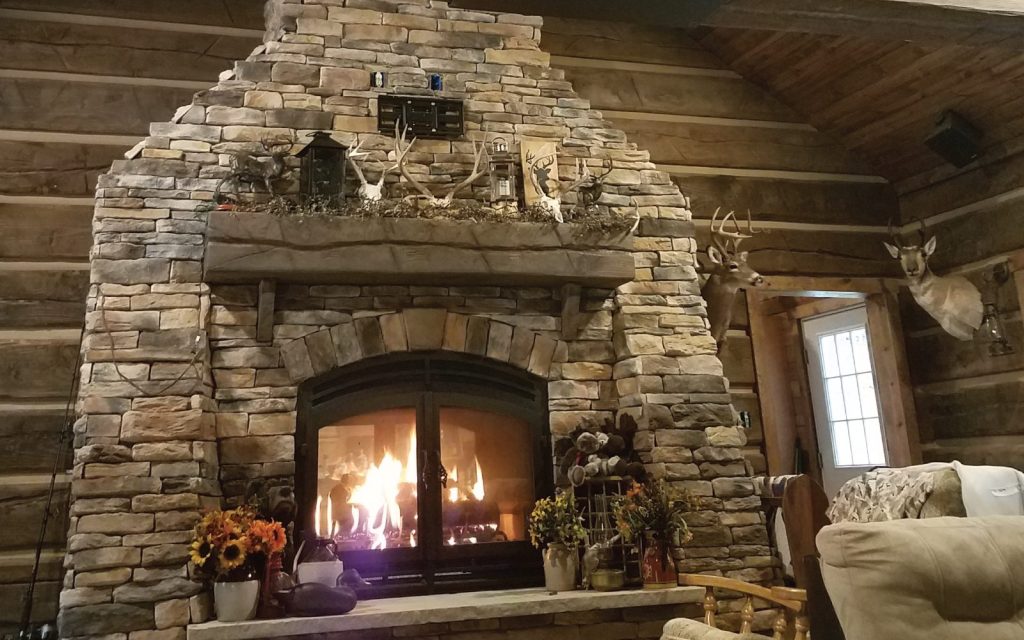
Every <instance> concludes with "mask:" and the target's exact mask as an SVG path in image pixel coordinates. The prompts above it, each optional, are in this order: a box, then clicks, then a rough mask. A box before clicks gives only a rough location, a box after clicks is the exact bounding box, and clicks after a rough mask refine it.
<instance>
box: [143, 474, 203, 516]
mask: <svg viewBox="0 0 1024 640" xmlns="http://www.w3.org/2000/svg"><path fill="white" fill-rule="evenodd" d="M190 464H191V463H190ZM197 466H198V465H197ZM198 508H199V496H198V495H196V494H194V493H173V494H168V495H160V494H150V495H142V496H135V497H134V498H132V511H133V512H135V513H153V512H156V511H178V510H182V509H198Z"/></svg>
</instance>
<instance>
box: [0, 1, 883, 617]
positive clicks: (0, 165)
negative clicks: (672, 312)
mask: <svg viewBox="0 0 1024 640" xmlns="http://www.w3.org/2000/svg"><path fill="white" fill-rule="evenodd" d="M512 9H513V7H510V9H509V10H512ZM262 25H263V20H262V15H261V7H260V6H259V3H257V2H252V1H251V0H224V1H222V2H217V3H210V2H205V1H200V0H190V1H182V2H175V3H164V2H157V1H156V0H132V1H129V0H118V1H109V2H87V3H83V2H81V1H80V0H0V50H2V51H3V53H4V55H3V57H2V62H0V98H2V99H0V152H2V153H0V445H2V446H0V463H2V469H3V474H5V475H3V476H0V518H3V521H4V522H5V523H8V525H9V526H8V527H7V529H8V531H9V533H8V535H6V536H4V540H3V541H2V542H0V601H3V602H7V603H13V602H18V601H19V600H20V598H21V596H22V594H23V593H24V587H25V581H26V580H27V577H28V574H29V570H30V566H31V552H30V549H31V546H32V545H33V544H34V541H35V531H36V530H37V528H38V523H39V521H40V518H41V506H40V505H41V501H40V498H41V497H42V496H43V495H44V493H45V488H46V482H45V479H46V477H45V474H46V472H47V471H48V469H49V467H50V465H51V463H52V456H53V453H54V443H55V441H56V433H57V430H58V428H59V426H60V424H61V417H62V414H63V405H64V402H65V399H66V396H67V393H68V387H69V384H70V380H71V377H72V373H73V368H74V362H75V356H76V352H77V338H78V331H79V329H80V325H81V321H82V318H83V317H84V306H83V303H82V301H83V299H84V294H85V289H86V286H87V283H88V272H87V266H88V263H87V258H88V251H89V246H90V244H91V237H90V221H91V214H92V204H93V202H92V198H91V194H92V190H93V187H94V185H95V180H96V177H97V175H99V174H100V173H102V172H104V171H105V170H106V169H107V168H108V167H109V164H110V162H111V161H112V160H113V159H115V158H118V157H120V156H121V154H122V153H123V152H124V150H125V149H127V148H128V147H130V146H132V145H133V144H134V143H135V142H136V141H137V140H138V139H139V138H140V137H141V136H142V135H144V134H145V132H146V128H147V126H148V124H149V122H151V121H161V120H166V119H167V118H168V117H169V116H170V114H171V113H172V112H173V110H174V109H175V108H176V107H178V106H179V105H181V104H185V103H188V102H189V101H190V96H191V94H192V92H193V91H196V90H198V89H201V88H206V87H208V86H209V85H210V83H211V82H212V81H213V80H214V79H215V78H216V75H217V74H218V73H219V72H220V71H221V70H223V69H225V68H228V67H230V66H231V62H232V61H233V60H235V59H240V58H244V57H245V56H246V55H247V54H248V52H249V51H250V50H251V48H252V47H253V46H254V45H256V44H257V43H258V42H259V40H260V36H261V31H262ZM544 48H545V49H546V50H547V51H549V52H551V53H552V54H553V55H554V59H553V63H554V65H555V66H558V67H562V68H564V69H566V71H567V77H568V79H570V80H572V81H573V82H574V83H576V86H577V87H578V90H579V91H580V93H581V94H582V95H583V96H584V97H587V98H589V99H591V100H592V102H593V104H594V105H595V106H596V107H597V108H600V109H603V110H604V111H605V112H606V113H607V114H609V115H610V116H611V119H612V120H613V122H615V123H616V124H617V125H618V126H619V127H621V128H623V129H625V130H626V132H627V133H628V134H629V136H630V139H631V140H634V141H635V142H637V143H638V144H639V146H640V147H641V148H648V149H650V150H651V152H652V159H653V160H654V161H655V162H658V163H659V164H660V165H662V167H663V168H665V169H666V170H668V171H670V172H671V173H672V174H673V175H674V176H675V179H676V181H677V182H678V183H679V184H680V185H681V186H682V187H683V189H684V191H685V192H686V193H688V194H690V195H691V197H692V200H693V209H694V212H695V218H697V222H698V224H699V225H701V227H700V228H701V229H702V230H703V233H706V229H707V220H708V219H710V217H711V214H712V212H713V211H714V209H715V207H717V206H719V205H721V206H723V207H725V208H727V209H736V210H737V211H740V212H743V211H745V210H746V209H750V210H752V211H753V212H755V213H756V214H757V215H758V216H759V217H760V218H761V219H765V220H770V221H771V222H772V225H773V228H772V229H771V233H770V234H767V235H765V236H762V237H759V238H758V239H757V240H756V241H754V242H751V243H750V246H751V249H752V252H753V258H752V262H753V264H754V265H755V266H756V267H757V268H758V269H760V270H762V271H764V272H766V273H804V274H806V273H816V274H848V273H856V274H875V273H878V270H879V268H880V267H879V261H880V260H882V259H883V258H884V255H882V254H880V253H879V245H878V243H877V240H878V235H877V234H878V231H879V227H880V226H881V227H884V224H885V221H886V219H887V218H888V216H889V215H891V214H893V213H894V212H895V211H896V200H895V197H894V194H893V191H892V189H891V187H890V186H889V185H887V184H885V183H883V182H882V181H880V180H879V179H878V178H875V177H873V176H871V175H870V171H868V170H867V169H866V168H865V167H863V166H862V165H860V164H858V163H857V162H856V160H855V159H851V158H850V157H849V156H848V155H847V154H845V153H844V152H843V151H842V149H841V148H840V147H839V146H838V145H836V144H834V143H833V142H832V141H830V140H828V139H827V138H826V137H824V136H822V135H820V134H818V133H816V132H815V131H814V130H813V129H812V128H810V127H808V126H807V125H805V124H802V122H801V120H800V118H799V116H797V115H796V114H794V113H793V112H791V111H789V110H788V109H786V108H785V107H784V106H782V105H780V104H778V103H777V102H776V101H775V100H773V99H772V98H771V97H769V96H767V95H766V94H764V93H763V92H762V91H761V90H760V89H758V88H757V87H755V86H754V85H753V84H751V83H748V82H746V81H745V80H743V78H741V77H739V76H738V75H736V74H735V73H733V72H731V71H729V70H728V69H726V68H725V67H724V66H723V65H722V64H721V63H720V62H719V61H718V60H717V59H715V58H714V57H713V56H712V55H711V54H709V53H707V52H706V51H705V50H703V49H702V48H700V46H699V45H697V44H696V43H695V42H693V41H692V40H691V39H689V38H688V37H686V36H685V35H683V34H682V33H680V32H677V31H673V30H667V29H664V30H657V29H651V28H647V27H635V26H630V25H623V24H611V23H601V22H589V21H566V20H559V19H549V20H547V22H546V27H545V34H544ZM111 105H114V106H113V107H112V106H111ZM851 221H856V223H855V225H868V227H871V228H868V229H864V228H862V227H858V226H850V225H851V224H852V222H851ZM703 240H706V238H704V239H703ZM703 240H702V241H703ZM738 315H739V318H740V319H738V320H737V323H736V325H735V327H734V331H733V334H732V336H731V337H730V345H729V347H728V349H727V351H726V353H725V354H723V360H724V364H725V368H726V374H727V376H728V377H729V378H730V380H731V382H732V388H733V392H734V397H735V403H736V407H737V409H739V410H748V411H751V412H752V413H753V417H754V429H753V430H752V432H751V434H750V441H749V448H748V452H749V453H750V460H751V462H752V463H753V464H754V467H755V468H757V469H760V468H763V459H762V458H761V457H760V454H759V443H760V437H761V436H760V421H759V418H758V411H757V397H756V389H755V387H754V381H753V368H752V364H751V362H752V361H751V349H750V341H749V337H748V335H747V330H746V323H745V321H744V320H743V319H742V318H743V315H744V314H738ZM64 486H65V483H63V482H61V483H59V484H58V488H59V489H63V487H64ZM61 496H63V492H62V493H61ZM58 502H60V501H58ZM54 513H55V514H57V515H58V516H59V518H63V517H64V515H63V514H65V513H66V509H65V505H64V504H58V505H57V506H56V507H55V509H54ZM65 525H66V523H65V521H63V520H61V519H58V520H57V522H56V523H55V524H54V525H53V526H52V528H51V530H50V534H49V535H48V537H47V548H46V552H45V554H44V556H43V559H44V562H43V569H42V579H43V584H42V585H41V586H40V588H39V590H38V591H37V597H38V600H39V602H40V606H38V607H37V608H36V618H37V619H38V620H46V619H51V618H52V617H53V615H54V612H55V610H56V597H57V592H58V591H59V586H58V584H57V580H58V579H59V577H60V562H61V557H62V548H63V544H64V542H63V541H64V528H65ZM17 617H18V607H3V608H0V634H2V633H5V632H7V631H9V630H11V629H12V628H13V627H14V625H15V624H16V621H17Z"/></svg>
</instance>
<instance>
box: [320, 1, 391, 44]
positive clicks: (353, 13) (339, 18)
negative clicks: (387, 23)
mask: <svg viewBox="0 0 1024 640" xmlns="http://www.w3.org/2000/svg"><path fill="white" fill-rule="evenodd" d="M388 15H391V14H388ZM327 17H328V18H329V19H330V20H333V21H334V22H340V23H343V24H380V23H381V21H382V20H383V19H384V14H383V13H381V12H380V11H371V10H370V9H350V8H342V7H327ZM349 37H350V38H354V36H351V35H349Z"/></svg>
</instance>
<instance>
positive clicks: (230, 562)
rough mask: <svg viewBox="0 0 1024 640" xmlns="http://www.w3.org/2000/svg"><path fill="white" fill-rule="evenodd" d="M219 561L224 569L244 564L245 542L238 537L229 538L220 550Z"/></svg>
mask: <svg viewBox="0 0 1024 640" xmlns="http://www.w3.org/2000/svg"><path fill="white" fill-rule="evenodd" d="M220 562H221V567H223V569H224V570H225V571H230V570H232V569H237V568H238V567H240V566H242V565H243V564H245V542H244V541H242V540H239V539H235V540H229V541H228V543H227V544H225V545H224V550H223V551H221V554H220Z"/></svg>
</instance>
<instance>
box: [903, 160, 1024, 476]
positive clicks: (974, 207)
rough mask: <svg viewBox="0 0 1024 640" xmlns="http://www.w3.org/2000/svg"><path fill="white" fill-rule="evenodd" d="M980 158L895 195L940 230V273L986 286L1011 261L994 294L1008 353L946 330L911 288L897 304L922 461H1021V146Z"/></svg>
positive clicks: (1019, 464) (936, 264) (910, 216)
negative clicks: (920, 304)
mask: <svg viewBox="0 0 1024 640" xmlns="http://www.w3.org/2000/svg"><path fill="white" fill-rule="evenodd" d="M1000 155H1001V154H993V156H992V157H989V158H987V159H983V160H982V162H981V164H980V166H975V167H972V168H970V169H968V170H966V171H960V172H953V171H948V170H947V171H939V172H933V173H932V174H931V175H928V176H924V177H923V178H924V179H923V180H922V181H921V182H919V183H918V184H913V183H911V184H909V185H908V186H909V187H910V188H911V189H912V190H909V191H907V192H906V193H904V194H903V195H902V196H901V198H900V205H901V208H902V211H903V215H904V220H905V221H912V220H914V219H915V218H916V219H922V220H927V221H928V230H929V232H930V233H934V234H935V235H936V236H937V237H938V249H937V250H936V253H935V255H934V256H933V258H932V261H931V264H932V267H933V269H934V270H935V271H936V273H939V274H946V273H959V274H962V275H965V276H966V277H967V278H968V279H970V280H971V281H972V282H974V283H975V284H977V285H979V288H981V289H982V291H983V294H984V292H985V289H984V286H985V284H984V279H985V278H984V276H985V273H986V272H988V271H990V270H991V268H992V266H993V265H995V264H998V263H1001V262H1007V261H1009V263H1010V269H1011V271H1014V272H1015V273H1014V277H1011V278H1010V281H1009V282H1007V283H1006V284H1005V285H1003V286H1002V287H1001V288H1000V289H999V292H998V305H999V310H1000V312H1001V318H1002V321H1003V323H1004V326H1005V328H1006V331H1007V334H1008V337H1009V341H1010V344H1011V345H1012V346H1013V347H1014V349H1015V350H1016V351H1015V353H1013V354H1012V355H1006V356H998V357H993V356H990V355H989V354H988V351H987V347H986V345H985V344H983V343H980V342H978V341H974V342H960V341H959V340H956V339H955V338H953V337H952V336H949V335H948V334H946V333H945V332H944V331H942V329H941V328H940V327H939V326H938V324H937V323H936V322H935V321H934V320H932V318H931V317H929V316H928V315H927V314H926V313H925V312H924V311H922V310H921V309H920V307H918V306H917V305H916V304H914V302H913V300H912V299H911V298H910V296H909V295H904V296H903V299H902V300H901V303H902V304H901V306H902V309H903V316H904V321H903V324H904V329H905V338H906V344H907V353H908V359H909V362H910V365H911V377H912V379H913V383H914V395H915V398H916V404H917V414H918V420H919V426H920V431H921V441H922V452H923V455H924V459H925V460H926V461H951V460H960V461H961V462H963V463H965V464H991V465H1008V466H1012V467H1016V468H1018V469H1024V428H1022V427H1021V423H1022V420H1024V327H1022V324H1021V294H1022V293H1024V271H1022V269H1024V260H1022V259H1021V253H1020V252H1021V250H1022V249H1024V232H1022V231H1021V229H1022V228H1024V203H1022V197H1024V188H1022V187H1024V154H1012V153H1011V154H1010V155H1008V156H1006V157H999V156H1000Z"/></svg>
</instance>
